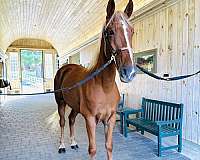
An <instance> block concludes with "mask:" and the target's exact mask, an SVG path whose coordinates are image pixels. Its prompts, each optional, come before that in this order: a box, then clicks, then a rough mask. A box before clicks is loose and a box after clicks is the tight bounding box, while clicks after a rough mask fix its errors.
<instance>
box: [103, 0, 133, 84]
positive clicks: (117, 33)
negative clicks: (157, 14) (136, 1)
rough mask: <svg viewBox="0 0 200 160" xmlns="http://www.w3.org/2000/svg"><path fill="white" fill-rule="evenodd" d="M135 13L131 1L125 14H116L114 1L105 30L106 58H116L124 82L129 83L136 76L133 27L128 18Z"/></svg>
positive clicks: (108, 13) (111, 0)
mask: <svg viewBox="0 0 200 160" xmlns="http://www.w3.org/2000/svg"><path fill="white" fill-rule="evenodd" d="M132 12H133V2H132V0H129V3H128V5H127V6H126V9H125V11H124V12H119V11H117V12H115V2H114V0H109V2H108V6H107V16H106V25H105V27H104V30H103V38H104V44H105V50H106V51H107V52H106V51H105V53H106V57H111V56H113V55H114V56H115V64H116V67H117V70H118V72H119V75H120V79H121V81H122V82H125V83H128V82H130V81H131V80H133V78H134V76H135V75H136V67H135V64H134V59H133V49H132V36H133V33H134V29H133V27H132V26H131V25H130V23H129V21H128V18H129V17H130V16H131V14H132Z"/></svg>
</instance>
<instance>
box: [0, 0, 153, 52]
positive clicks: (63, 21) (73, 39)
mask: <svg viewBox="0 0 200 160" xmlns="http://www.w3.org/2000/svg"><path fill="white" fill-rule="evenodd" d="M115 1H116V8H117V9H123V8H125V5H126V4H127V2H128V0H115ZM151 1H152V0H134V4H135V10H137V9H139V8H141V6H143V5H146V4H148V3H149V2H151ZM107 3H108V0H101V1H99V0H0V48H2V49H3V50H4V51H6V49H7V47H8V46H9V45H10V44H11V43H12V42H13V41H15V40H16V39H19V38H36V39H43V40H46V41H48V42H50V43H51V44H52V45H53V46H54V47H55V48H56V49H57V51H58V52H59V54H60V55H62V54H63V53H66V52H68V51H69V50H70V49H72V48H74V47H76V46H79V45H80V44H81V43H83V42H84V41H86V40H87V39H89V38H91V37H92V36H94V34H97V33H99V32H100V31H101V27H102V24H103V23H104V21H105V14H106V6H107ZM94 28H95V29H94Z"/></svg>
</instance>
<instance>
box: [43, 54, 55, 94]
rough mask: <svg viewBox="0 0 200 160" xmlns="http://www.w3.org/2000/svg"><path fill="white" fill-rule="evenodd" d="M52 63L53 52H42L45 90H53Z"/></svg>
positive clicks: (53, 58) (53, 61)
mask: <svg viewBox="0 0 200 160" xmlns="http://www.w3.org/2000/svg"><path fill="white" fill-rule="evenodd" d="M54 64H55V56H54V54H52V53H50V52H48V51H46V52H44V90H45V91H46V92H48V91H51V90H53V80H54Z"/></svg>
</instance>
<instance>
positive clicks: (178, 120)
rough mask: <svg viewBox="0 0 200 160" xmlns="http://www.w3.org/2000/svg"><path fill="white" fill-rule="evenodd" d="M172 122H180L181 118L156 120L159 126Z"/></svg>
mask: <svg viewBox="0 0 200 160" xmlns="http://www.w3.org/2000/svg"><path fill="white" fill-rule="evenodd" d="M173 123H181V119H175V120H169V121H156V124H157V125H159V126H163V125H168V124H173Z"/></svg>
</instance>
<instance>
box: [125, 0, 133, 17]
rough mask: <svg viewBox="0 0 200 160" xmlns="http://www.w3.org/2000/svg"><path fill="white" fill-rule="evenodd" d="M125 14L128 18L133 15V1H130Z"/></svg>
mask: <svg viewBox="0 0 200 160" xmlns="http://www.w3.org/2000/svg"><path fill="white" fill-rule="evenodd" d="M124 13H126V14H127V16H128V18H129V17H130V16H131V15H132V13H133V1H132V0H129V2H128V4H127V6H126V9H125V10H124Z"/></svg>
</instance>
